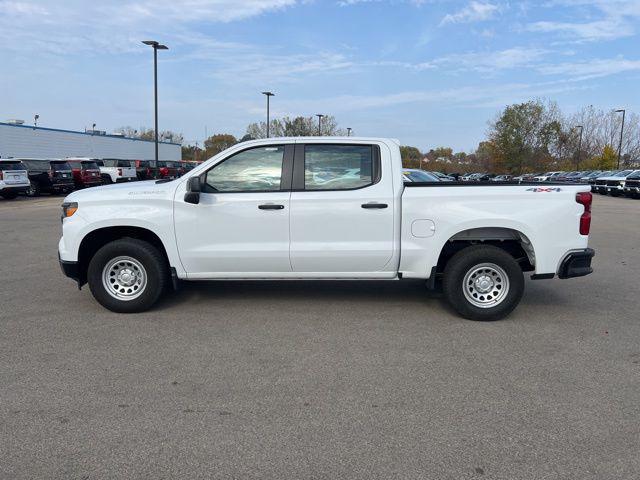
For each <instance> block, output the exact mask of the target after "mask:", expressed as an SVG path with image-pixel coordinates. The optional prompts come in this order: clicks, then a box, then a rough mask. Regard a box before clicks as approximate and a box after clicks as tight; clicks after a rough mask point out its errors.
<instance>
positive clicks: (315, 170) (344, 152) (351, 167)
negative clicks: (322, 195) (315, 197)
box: [304, 145, 376, 190]
mask: <svg viewBox="0 0 640 480" xmlns="http://www.w3.org/2000/svg"><path fill="white" fill-rule="evenodd" d="M373 157H374V155H373V147H372V146H371V145H306V146H305V149H304V189H305V190H354V189H357V188H362V187H366V186H368V185H373V183H374V179H375V176H376V175H375V170H376V166H375V165H374V160H373Z"/></svg>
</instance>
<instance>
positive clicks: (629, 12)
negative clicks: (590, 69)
mask: <svg viewBox="0 0 640 480" xmlns="http://www.w3.org/2000/svg"><path fill="white" fill-rule="evenodd" d="M547 6H550V7H565V8H566V7H569V8H572V7H573V8H580V9H581V10H580V11H578V14H577V15H574V17H585V16H586V15H585V12H584V11H583V10H584V9H591V10H592V12H591V15H588V16H587V17H591V18H597V20H591V21H586V22H585V21H582V22H571V21H557V20H548V21H539V22H533V23H530V24H528V25H527V26H526V28H525V29H526V30H528V31H530V32H536V33H556V34H559V35H561V36H563V37H565V38H568V39H571V40H574V41H579V42H592V41H602V40H614V39H616V38H623V37H629V36H633V35H635V34H636V33H637V31H638V23H639V20H640V1H638V0H552V1H551V2H549V3H548V4H547Z"/></svg>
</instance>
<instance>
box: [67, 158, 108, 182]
mask: <svg viewBox="0 0 640 480" xmlns="http://www.w3.org/2000/svg"><path fill="white" fill-rule="evenodd" d="M69 164H70V165H71V171H72V172H73V183H74V185H75V187H76V188H85V187H96V186H98V185H102V178H101V176H100V167H98V164H97V163H96V162H95V160H69Z"/></svg>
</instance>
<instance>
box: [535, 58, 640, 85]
mask: <svg viewBox="0 0 640 480" xmlns="http://www.w3.org/2000/svg"><path fill="white" fill-rule="evenodd" d="M538 71H539V72H540V73H543V74H545V75H564V76H566V77H570V78H571V79H572V80H574V81H575V80H588V79H592V78H599V77H607V76H610V75H616V74H619V73H624V72H633V71H640V60H627V59H625V58H622V57H617V58H605V59H594V60H589V61H585V62H566V63H558V64H555V65H541V66H540V67H538Z"/></svg>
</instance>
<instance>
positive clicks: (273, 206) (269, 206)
mask: <svg viewBox="0 0 640 480" xmlns="http://www.w3.org/2000/svg"><path fill="white" fill-rule="evenodd" d="M258 208H259V209H260V210H282V209H283V208H284V205H276V204H274V203H265V204H264V205H258Z"/></svg>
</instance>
